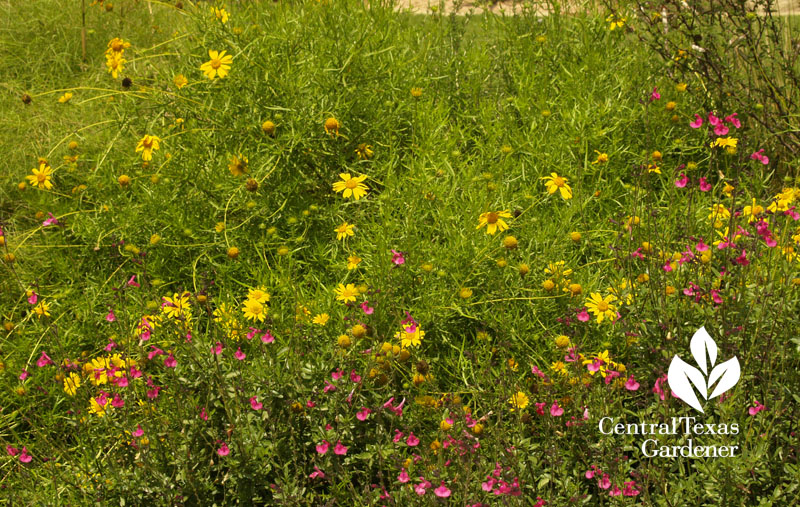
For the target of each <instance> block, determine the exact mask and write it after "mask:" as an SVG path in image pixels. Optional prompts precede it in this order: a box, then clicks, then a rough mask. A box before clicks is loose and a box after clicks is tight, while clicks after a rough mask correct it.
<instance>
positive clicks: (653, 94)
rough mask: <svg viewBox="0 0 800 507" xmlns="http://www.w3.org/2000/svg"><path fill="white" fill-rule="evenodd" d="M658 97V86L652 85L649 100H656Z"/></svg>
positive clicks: (659, 95) (659, 96)
mask: <svg viewBox="0 0 800 507" xmlns="http://www.w3.org/2000/svg"><path fill="white" fill-rule="evenodd" d="M660 98H661V94H660V93H658V86H654V87H653V91H652V92H650V102H653V101H654V100H658V99H660Z"/></svg>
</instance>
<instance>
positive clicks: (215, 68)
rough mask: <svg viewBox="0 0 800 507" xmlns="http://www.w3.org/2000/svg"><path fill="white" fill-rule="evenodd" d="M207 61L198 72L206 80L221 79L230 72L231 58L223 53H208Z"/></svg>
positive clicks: (212, 51)
mask: <svg viewBox="0 0 800 507" xmlns="http://www.w3.org/2000/svg"><path fill="white" fill-rule="evenodd" d="M208 57H209V58H210V60H209V61H207V62H206V63H204V64H203V65H201V66H200V70H202V71H203V73H204V74H205V75H206V77H207V78H208V79H214V78H215V77H220V78H223V77H225V76H227V75H228V72H229V71H230V70H231V63H233V56H231V55H226V54H225V51H219V52H218V51H214V50H209V51H208Z"/></svg>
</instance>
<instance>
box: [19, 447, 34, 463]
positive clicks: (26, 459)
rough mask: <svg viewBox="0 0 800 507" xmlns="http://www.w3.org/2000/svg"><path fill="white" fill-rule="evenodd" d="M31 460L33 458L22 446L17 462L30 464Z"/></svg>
mask: <svg viewBox="0 0 800 507" xmlns="http://www.w3.org/2000/svg"><path fill="white" fill-rule="evenodd" d="M32 459H33V457H32V456H31V455H30V454H28V448H27V447H25V446H22V453H21V454H20V455H19V460H20V461H21V462H22V463H30V462H31V460H32Z"/></svg>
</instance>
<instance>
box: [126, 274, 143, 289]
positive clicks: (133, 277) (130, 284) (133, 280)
mask: <svg viewBox="0 0 800 507" xmlns="http://www.w3.org/2000/svg"><path fill="white" fill-rule="evenodd" d="M128 287H136V288H137V289H138V288H139V287H141V285H139V284H138V283H136V275H131V278H130V280H128Z"/></svg>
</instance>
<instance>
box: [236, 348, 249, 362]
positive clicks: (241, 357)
mask: <svg viewBox="0 0 800 507" xmlns="http://www.w3.org/2000/svg"><path fill="white" fill-rule="evenodd" d="M233 357H235V358H236V359H238V360H239V361H244V358H245V357H247V355H246V354H245V353H244V352H242V347H237V348H236V352H234V353H233Z"/></svg>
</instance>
